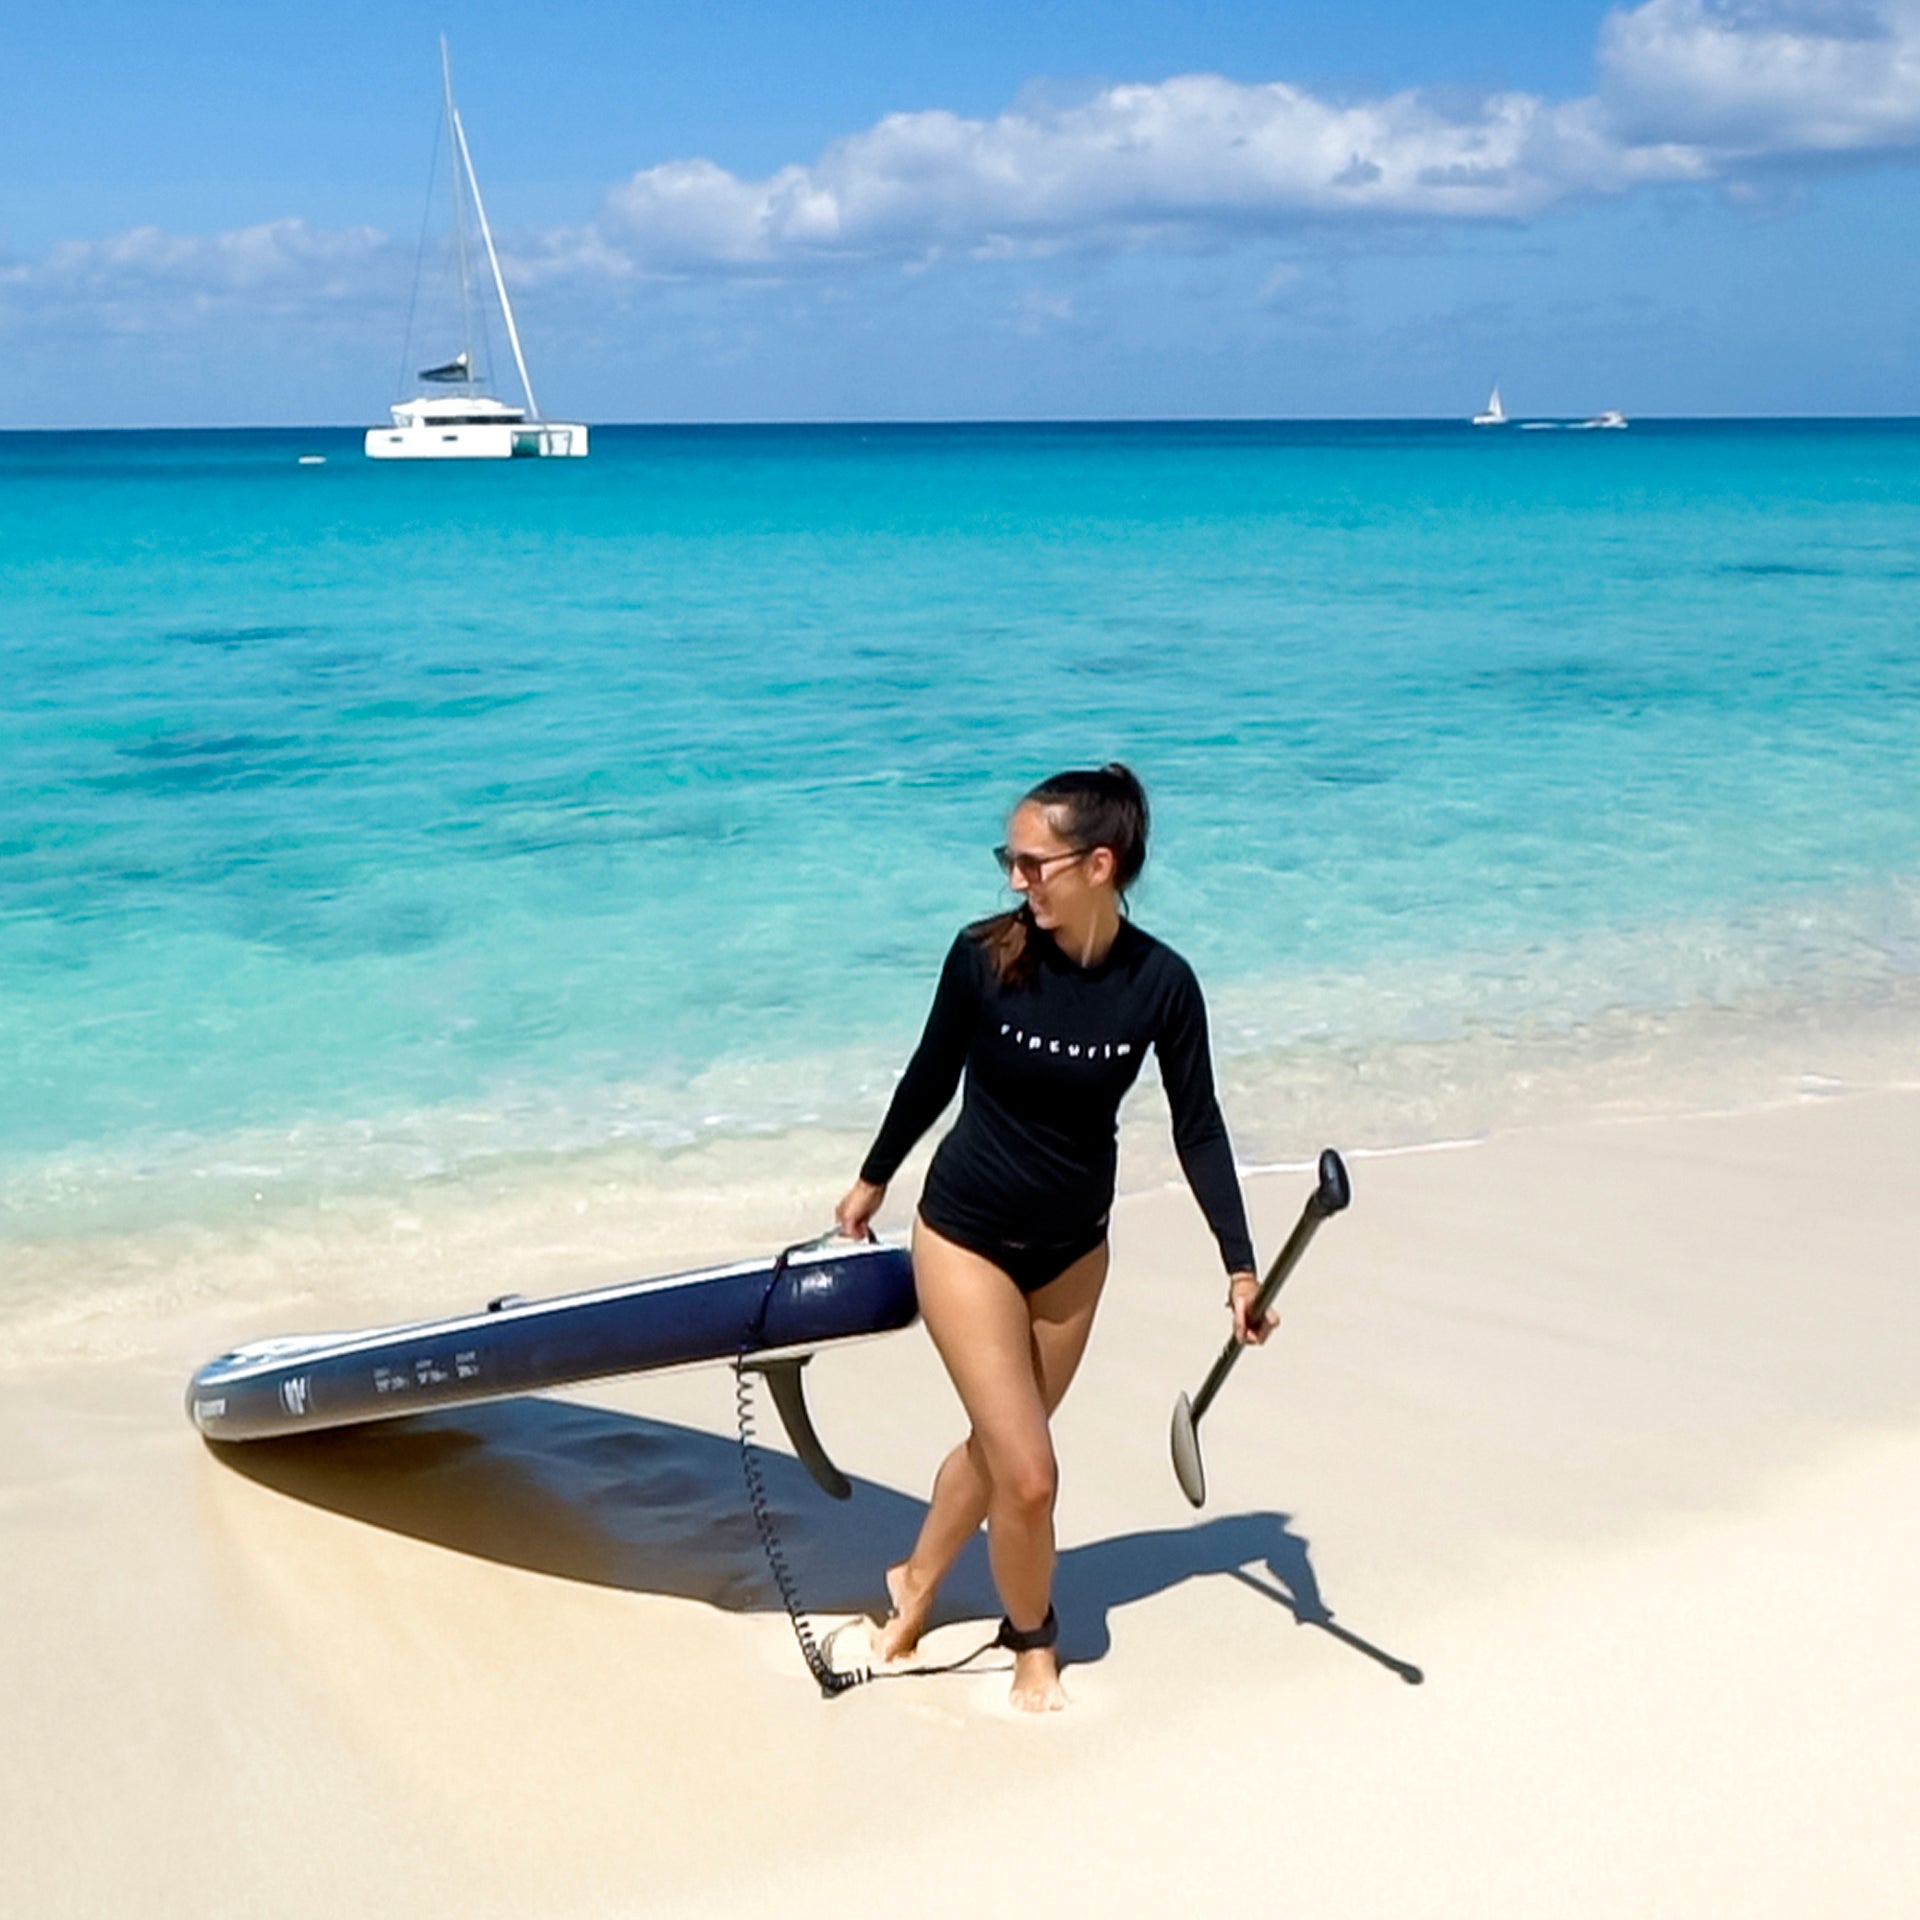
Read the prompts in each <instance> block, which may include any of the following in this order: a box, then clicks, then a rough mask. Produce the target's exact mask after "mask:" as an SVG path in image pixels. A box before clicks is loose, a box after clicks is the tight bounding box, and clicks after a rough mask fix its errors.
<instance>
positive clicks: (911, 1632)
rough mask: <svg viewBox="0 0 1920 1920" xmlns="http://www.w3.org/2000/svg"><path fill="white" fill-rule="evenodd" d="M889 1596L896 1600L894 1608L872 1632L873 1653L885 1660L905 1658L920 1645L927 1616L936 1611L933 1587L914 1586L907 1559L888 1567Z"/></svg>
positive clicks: (879, 1659)
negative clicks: (923, 1588)
mask: <svg viewBox="0 0 1920 1920" xmlns="http://www.w3.org/2000/svg"><path fill="white" fill-rule="evenodd" d="M887 1598H888V1599H889V1600H891V1601H892V1602H893V1611H892V1613H890V1614H889V1615H888V1616H887V1617H886V1619H885V1620H884V1621H882V1622H881V1624H880V1626H879V1628H878V1629H877V1630H876V1631H875V1633H874V1635H873V1657H874V1658H875V1659H876V1660H878V1661H881V1662H883V1663H884V1662H886V1661H889V1660H904V1659H905V1658H906V1657H907V1655H908V1654H910V1653H912V1652H913V1651H914V1650H915V1649H916V1648H917V1647H918V1646H919V1645H920V1636H921V1634H923V1633H924V1632H925V1631H926V1628H927V1616H928V1614H930V1613H931V1612H932V1611H933V1590H932V1589H931V1588H928V1589H927V1590H926V1591H925V1592H917V1591H916V1590H915V1588H914V1586H913V1583H912V1581H911V1580H910V1579H909V1578H908V1577H907V1563H906V1562H905V1561H904V1560H903V1561H901V1563H900V1564H899V1565H898V1566H897V1567H889V1568H888V1569H887Z"/></svg>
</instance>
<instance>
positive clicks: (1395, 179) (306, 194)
mask: <svg viewBox="0 0 1920 1920" xmlns="http://www.w3.org/2000/svg"><path fill="white" fill-rule="evenodd" d="M443 27H444V28H445V29H446V30H447V31H448V32H449V33H450V34H451V35H452V38H453V42H454V57H455V71H456V79H457V81H458V85H459V92H460V99H461V106H462V112H463V116H464V118H465V121H466V124H467V128H468V132H469V136H470V139H471V141H472V145H473V149H474V156H475V160H476V162H477V164H478V166H479V169H480V173H481V180H482V185H483V187H484V188H485V190H486V193H487V197H488V202H489V211H490V213H491V214H492V216H493V220H494V224H495V226H496V228H497V229H498V230H499V232H500V236H501V239H502V243H503V249H504V251H505V253H506V256H507V262H508V273H509V278H510V281H511V283H512V284H513V287H514V289H515V298H516V305H517V306H518V308H519V309H520V313H521V319H522V326H523V331H524V332H525V334H526V336H527V344H528V351H529V356H530V359H531V361H532V365H533V371H534V374H535V378H536V384H537V387H538V390H539V392H540V397H541V401H542V404H543V405H544V406H545V408H546V409H547V411H548V412H550V413H572V414H578V415H581V416H583V417H586V418H589V419H594V420H602V421H605V420H619V419H667V420H681V419H767V418H774V419H810V418H865V417H912V418H948V417H958V418H980V417H1035V416H1050V417H1086V416H1095V417H1113V416H1120V415H1157V414H1205V415H1227V416H1242V415H1262V414H1283V415H1302V414H1304V415H1394V414H1449V413H1460V412H1465V411H1470V410H1471V409H1472V407H1473V406H1475V405H1477V404H1478V402H1479V400H1480V399H1481V398H1483V397H1484V393H1485V388H1486V385H1487V382H1488V381H1489V379H1491V378H1493V377H1495V376H1497V377H1498V378H1499V379H1500V380H1501V383H1502V385H1503V387H1504V389H1505V391H1506V393H1507V396H1508V399H1509V403H1510V404H1511V405H1513V406H1514V407H1515V408H1516V409H1518V410H1521V411H1525V412H1539V413H1543V414H1561V413H1567V414H1577V413H1584V412H1590V411H1593V410H1595V409H1597V408H1599V407H1602V406H1621V407H1624V408H1626V409H1627V410H1628V411H1629V412H1642V413H1688V412H1712V413H1726V412H1733V413H1742V412H1746V413H1752V412H1862V413H1914V412H1920V294H1917V293H1916V287H1917V286H1920V275H1916V274H1915V272H1914V270H1913V268H1912V264H1911V263H1912V261H1913V259H1914V258H1915V255H1916V243H1917V242H1920V204H1917V203H1920V195H1916V193H1915V187H1916V172H1915V164H1916V161H1917V160H1920V0H1642V4H1640V5H1637V6H1627V7H1620V8H1616V9H1612V10H1609V9H1607V8H1605V7H1601V6H1578V5H1553V4H1535V5H1532V6H1526V7H1522V6H1518V5H1509V4H1492V3H1490V0H1482V3H1480V4H1474V3H1473V0H1467V4H1464V5H1462V6H1460V7H1457V8H1454V9H1440V8H1435V7H1433V6H1431V5H1430V4H1428V5H1414V4H1408V3H1406V0H1351V3H1350V4H1347V5H1344V6H1342V7H1339V8H1329V7H1325V6H1317V7H1313V8H1308V7H1304V6H1294V5H1269V6H1255V5H1221V4H1204V3H1197V0H1187V3H1186V4H1182V5H1172V4H1163V3H1162V0H1135V3H1134V4H1107V5H1091V4H1084V3H1083V0H1059V3H1056V4H1047V3H1046V0H1028V4H1024V5H1009V4H1002V0H976V3H975V4H973V5H970V6H967V7H965V8H960V7H951V8H949V7H941V6H933V5H917V6H905V5H880V4H873V3H872V0H867V3H865V4H856V3H854V0H818V3H817V4H813V5H810V6H808V7H806V8H800V7H796V6H772V5H767V4H764V3H763V0H751V3H749V4H735V5H721V6H714V7H709V8H705V9H697V8H690V7H687V6H686V5H684V4H680V5H676V6H666V5H660V4H654V3H653V0H647V3H646V4H631V3H629V4H624V5H619V6H615V5H610V4H581V3H579V0H549V4H547V5H546V6H545V7H544V8H541V9H528V8H525V7H520V8H507V7H504V6H496V5H492V4H485V3H483V4H474V5H469V6H467V7H465V8H462V9H458V10H454V9H448V8H446V7H443V6H436V7H432V8H428V7H425V6H419V5H415V4H413V0H391V3H390V4H384V5H381V6H378V7H375V6H372V5H369V4H366V3H365V0H345V3H344V4H340V5H337V6H333V7H330V8H328V9H325V10H321V9H317V8H316V9H311V10H303V12H302V14H301V16H300V17H298V18H294V19H288V18H286V17H284V16H281V17H276V15H275V14H274V12H272V11H271V10H261V9H258V8H257V7H241V6H238V5H230V4H225V3H224V0H221V3H218V4H216V3H214V0H207V3H206V4H201V5H198V6H187V5H164V4H152V5H147V6H144V7H140V8H134V7H120V6H115V5H112V4H103V5H97V6H95V7H92V8H89V9H87V10H84V12H82V13H78V14H70V13H66V12H59V13H56V11H55V10H53V9H47V8H42V9H34V10H31V11H30V12H27V11H25V10H23V17H17V18H16V20H15V22H14V23H13V24H12V25H11V26H10V29H9V33H8V37H7V46H6V57H5V61H4V64H3V65H0V425H4V426H35V425H62V424H75V425H109V424H119V423H138V424H191V423H203V422H204V423H239V424H245V423H269V422H276V421H288V422H292V421H299V422H319V421H330V420H338V421H356V420H367V419H371V418H373V417H374V416H375V415H376V414H378V413H379V412H380V411H381V409H382V408H383V407H384V404H385V402H386V401H387V400H388V399H389V398H391V397H392V394H393V389H394V385H395V381H396V374H397V368H398V364H399V355H400V348H401V339H402V333H403V330H404V323H405V316H406V309H407V303H408V295H409V288H410V286H411V284H412V274H413V265H414V253H415V242H416V237H417V234H418V231H419V227H420V222H421V214H422V206H423V198H424V195H425V190H426V185H427V175H428V166H429V159H430V154H431V151H432V143H433V137H434V129H435V117H436V112H437V100H436V90H437V72H436V67H435V61H436V35H437V33H438V32H439V31H440V30H441V29H442V28H443ZM433 284H434V283H433V281H432V276H431V275H430V276H429V295H430V297H429V302H428V315H427V319H428V324H427V325H426V326H425V328H424V330H423V331H424V335H425V337H423V338H419V339H418V342H417V351H416V352H415V354H414V356H413V357H414V359H415V361H416V363H417V364H425V357H428V356H435V355H437V352H438V351H439V350H440V346H441V342H440V340H439V338H438V336H437V335H436V334H435V333H434V329H433V326H432V324H431V323H432V320H433V318H434V313H433V309H432V299H431V293H432V286H433ZM454 344H457V342H455V343H454ZM448 350H450V348H449V349H448Z"/></svg>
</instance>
